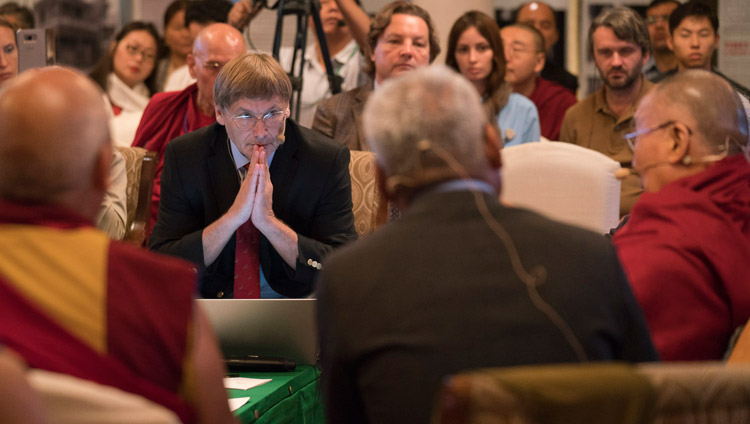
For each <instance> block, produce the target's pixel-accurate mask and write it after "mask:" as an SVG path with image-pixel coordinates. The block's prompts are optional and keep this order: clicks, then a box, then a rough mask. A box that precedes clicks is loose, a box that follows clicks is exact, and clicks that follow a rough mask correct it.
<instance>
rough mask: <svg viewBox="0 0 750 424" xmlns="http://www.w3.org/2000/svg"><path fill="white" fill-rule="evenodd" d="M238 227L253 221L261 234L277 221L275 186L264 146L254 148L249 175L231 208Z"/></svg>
mask: <svg viewBox="0 0 750 424" xmlns="http://www.w3.org/2000/svg"><path fill="white" fill-rule="evenodd" d="M229 212H230V214H232V215H233V216H234V217H235V219H236V221H235V223H236V224H237V227H239V226H240V225H242V224H243V223H245V222H246V221H247V220H248V219H251V220H252V223H253V225H254V226H255V228H257V229H258V230H259V231H260V232H264V231H263V229H264V228H267V227H268V225H269V224H271V223H272V221H273V220H274V219H275V216H274V214H273V185H272V184H271V174H270V173H269V171H268V159H267V155H266V150H265V148H263V147H262V146H257V145H256V146H253V153H252V156H250V163H249V164H248V167H247V175H246V176H245V179H244V180H243V181H242V184H241V185H240V191H239V192H238V193H237V197H235V199H234V203H233V204H232V206H231V208H229Z"/></svg>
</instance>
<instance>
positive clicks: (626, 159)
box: [560, 7, 653, 215]
mask: <svg viewBox="0 0 750 424" xmlns="http://www.w3.org/2000/svg"><path fill="white" fill-rule="evenodd" d="M588 45H589V54H590V55H592V56H593V57H594V63H595V64H596V69H597V70H598V71H599V74H600V75H601V78H602V82H603V83H604V85H603V86H602V88H601V89H599V91H597V92H596V93H593V94H591V95H589V96H588V97H587V98H586V99H584V100H583V101H581V102H580V103H578V104H577V105H575V106H573V107H571V108H570V109H568V112H567V113H566V114H565V118H564V119H563V123H562V128H561V129H560V140H561V141H567V142H568V143H573V144H577V145H579V146H583V147H588V148H590V149H594V150H597V151H599V152H601V153H603V154H605V155H607V156H609V157H610V158H612V159H614V160H616V161H618V162H620V164H621V165H622V166H624V167H630V161H631V160H632V158H633V154H632V152H631V151H630V149H628V146H627V144H626V143H625V140H624V139H623V138H622V136H623V135H624V134H625V133H627V132H628V131H630V130H631V129H632V128H633V112H634V111H635V108H636V106H638V102H639V101H640V99H641V98H642V97H643V96H644V95H645V94H646V93H647V92H648V91H649V90H650V89H651V87H653V84H651V83H650V82H649V81H648V80H646V79H645V78H644V77H643V75H642V74H641V69H642V68H643V64H644V63H645V62H646V60H648V52H649V40H648V30H647V29H646V24H645V22H643V19H641V17H640V16H638V14H637V13H635V11H633V10H632V9H629V8H625V7H618V8H613V9H608V10H606V11H604V12H602V14H601V15H599V16H597V17H596V19H594V22H593V23H592V24H591V28H589V43H588ZM642 191H643V190H642V188H641V183H640V180H639V179H638V176H637V175H635V174H631V175H629V176H627V177H625V178H624V179H623V181H622V186H621V195H620V215H625V214H627V213H628V211H630V208H631V207H632V206H633V204H634V203H635V201H636V199H638V196H639V195H640V194H641V192H642Z"/></svg>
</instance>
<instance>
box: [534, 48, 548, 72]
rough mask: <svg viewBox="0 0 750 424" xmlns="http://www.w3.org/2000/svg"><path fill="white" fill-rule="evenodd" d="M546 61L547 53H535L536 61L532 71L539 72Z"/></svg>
mask: <svg viewBox="0 0 750 424" xmlns="http://www.w3.org/2000/svg"><path fill="white" fill-rule="evenodd" d="M546 61H547V55H546V54H544V53H543V52H539V53H537V54H536V63H535V64H534V73H536V74H539V73H540V72H542V69H544V64H545V63H546Z"/></svg>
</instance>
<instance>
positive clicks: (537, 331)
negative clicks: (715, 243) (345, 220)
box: [318, 191, 657, 424]
mask: <svg viewBox="0 0 750 424" xmlns="http://www.w3.org/2000/svg"><path fill="white" fill-rule="evenodd" d="M484 201H485V202H486V203H487V205H488V206H489V210H490V213H491V214H492V216H494V219H495V220H496V221H497V222H499V223H500V224H501V225H502V227H503V228H504V230H505V231H507V232H508V234H509V235H510V238H511V239H512V242H513V245H514V247H513V248H512V249H511V250H510V251H511V252H512V251H513V249H517V251H518V254H519V255H520V263H521V264H522V265H523V267H524V268H525V269H526V271H528V272H529V273H531V274H533V275H540V276H542V278H541V280H540V283H539V284H538V292H539V294H540V295H541V298H542V299H543V300H544V301H545V302H547V303H548V304H549V305H550V306H551V307H552V308H554V310H555V311H556V312H557V313H558V314H559V315H560V316H561V317H562V319H563V320H564V322H565V323H566V324H567V326H569V327H570V329H571V330H572V333H573V334H574V335H575V338H576V339H577V340H578V342H580V344H581V345H582V346H583V349H584V350H585V352H586V355H587V357H588V359H589V360H626V361H649V360H654V359H656V357H657V356H656V352H655V350H654V347H653V344H652V342H651V339H650V336H649V333H648V329H647V328H646V324H645V321H644V319H643V316H642V314H641V311H640V309H639V307H638V305H637V304H636V302H635V300H634V297H633V294H632V293H631V291H630V287H629V285H628V282H627V280H626V278H625V275H624V274H623V271H622V268H621V267H620V263H619V261H618V259H617V256H616V254H615V251H614V249H613V247H612V245H611V244H610V243H609V242H608V241H607V240H605V239H604V238H603V237H601V236H599V235H597V234H594V233H592V232H589V231H585V230H582V229H580V228H576V227H572V226H567V225H563V224H560V223H557V222H553V221H550V220H548V219H546V218H543V217H541V216H539V215H537V214H535V213H532V212H529V211H526V210H522V209H513V208H506V207H503V206H501V205H500V204H499V202H498V201H497V200H496V199H495V198H494V197H493V196H490V195H484ZM512 255H513V254H512V253H509V249H508V247H507V246H506V244H505V243H504V242H503V241H502V240H501V239H500V237H499V236H497V235H495V233H494V232H493V231H492V229H491V228H490V226H489V225H488V224H487V222H485V220H484V219H483V218H482V216H481V215H480V214H479V212H478V208H477V205H476V203H475V201H474V198H473V196H472V194H471V193H469V192H467V191H454V192H430V193H427V194H424V195H423V196H421V197H418V198H417V199H416V200H415V202H414V204H413V205H412V206H411V207H410V208H409V209H408V210H407V211H406V212H405V213H404V214H403V215H402V217H401V219H400V220H397V221H394V222H392V223H390V224H389V225H387V226H385V227H383V229H381V230H380V231H378V232H375V233H373V234H371V235H370V236H368V237H367V238H365V239H363V240H360V241H359V242H357V243H356V244H354V245H351V246H349V247H346V248H344V249H342V250H340V251H338V252H336V253H335V254H334V255H333V256H331V257H330V258H329V261H328V262H327V263H326V268H325V269H324V270H323V272H322V273H321V281H320V283H319V286H318V314H319V315H318V320H319V327H320V336H321V360H322V366H323V372H322V374H321V378H322V390H323V396H324V399H325V401H326V406H325V410H326V413H327V414H328V422H329V423H331V424H337V423H363V422H367V423H370V424H378V423H388V424H393V423H409V424H425V423H428V422H429V418H430V408H431V407H432V402H433V400H434V396H435V393H436V390H437V388H438V385H439V383H440V381H441V379H442V377H443V376H445V375H447V374H451V373H455V372H457V371H460V370H464V369H470V368H477V367H487V366H505V365H508V366H509V365H519V364H535V363H557V362H576V361H577V360H578V357H577V355H576V354H575V352H574V350H573V348H572V345H571V343H569V342H568V341H567V340H566V337H565V335H564V333H565V331H563V330H561V329H560V328H558V327H557V326H556V325H555V324H554V323H553V322H552V321H551V319H550V318H548V316H547V315H545V313H544V312H543V311H542V310H541V309H540V307H538V306H536V305H535V304H534V303H533V301H532V300H531V297H530V295H529V293H528V292H527V288H526V285H525V284H524V282H522V281H521V279H520V278H519V276H518V275H517V273H516V272H515V271H514V270H513V268H512V265H511V260H510V257H511V256H512Z"/></svg>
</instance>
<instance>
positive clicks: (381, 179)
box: [375, 161, 393, 201]
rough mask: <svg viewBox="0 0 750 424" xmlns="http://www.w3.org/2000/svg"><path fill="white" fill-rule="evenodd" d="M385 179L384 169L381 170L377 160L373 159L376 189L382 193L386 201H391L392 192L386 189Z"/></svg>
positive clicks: (386, 178)
mask: <svg viewBox="0 0 750 424" xmlns="http://www.w3.org/2000/svg"><path fill="white" fill-rule="evenodd" d="M387 180H388V177H387V176H386V175H385V171H383V168H381V167H380V165H379V164H378V163H377V161H375V183H376V184H377V186H378V190H380V192H381V193H382V194H383V197H384V198H385V199H386V200H387V201H392V200H393V193H392V192H391V190H389V189H388V185H387V184H386V181H387Z"/></svg>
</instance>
